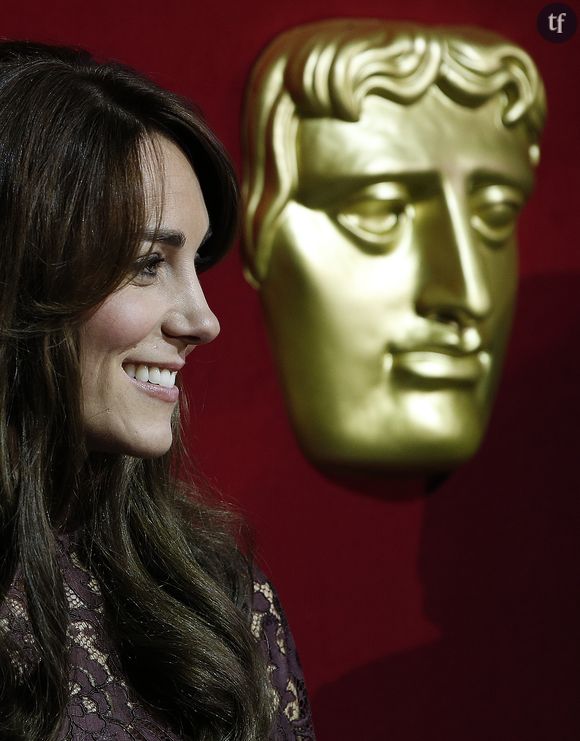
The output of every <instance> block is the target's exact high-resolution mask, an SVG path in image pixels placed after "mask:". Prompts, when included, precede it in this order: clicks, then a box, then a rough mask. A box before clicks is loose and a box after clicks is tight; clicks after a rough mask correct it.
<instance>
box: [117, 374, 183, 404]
mask: <svg viewBox="0 0 580 741" xmlns="http://www.w3.org/2000/svg"><path fill="white" fill-rule="evenodd" d="M123 375H124V376H125V378H126V379H127V381H129V383H132V384H133V385H135V386H137V388H138V389H139V390H141V391H143V392H144V393H146V394H149V396H152V397H154V398H155V399H159V400H160V401H165V402H168V403H171V404H173V403H175V402H176V401H177V400H178V399H179V388H178V387H177V386H171V388H167V387H166V386H159V385H157V384H154V383H149V381H138V380H137V379H136V378H130V377H129V376H128V375H127V374H126V373H125V372H124V371H123Z"/></svg>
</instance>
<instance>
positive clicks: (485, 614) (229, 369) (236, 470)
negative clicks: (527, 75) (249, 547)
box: [0, 0, 580, 741]
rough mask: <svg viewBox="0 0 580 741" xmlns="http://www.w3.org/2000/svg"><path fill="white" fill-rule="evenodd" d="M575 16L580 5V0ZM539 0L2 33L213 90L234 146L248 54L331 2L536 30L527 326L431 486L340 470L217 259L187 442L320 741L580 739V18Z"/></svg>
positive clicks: (126, 6)
mask: <svg viewBox="0 0 580 741" xmlns="http://www.w3.org/2000/svg"><path fill="white" fill-rule="evenodd" d="M571 4H572V7H574V6H575V9H576V13H577V14H579V15H580V7H579V5H578V3H577V1H576V0H575V2H573V3H571ZM542 6H543V3H540V2H537V1H536V0H533V1H530V0H517V1H515V0H512V2H510V3H504V2H500V1H499V0H485V1H483V0H476V1H474V0H440V1H439V2H434V1H429V0H409V2H406V3H400V4H395V3H389V2H385V1H384V0H358V1H357V2H356V3H354V4H353V3H352V2H350V1H349V0H318V3H312V2H307V1H306V0H293V1H290V0H279V2H268V1H266V0H247V1H246V2H245V3H240V2H235V3H234V2H231V1H230V0H221V2H203V3H202V2H197V3H196V2H192V1H191V0H190V1H189V2H188V1H187V0H182V1H181V2H176V1H175V0H164V2H159V1H157V2H152V1H150V0H141V1H140V2H136V1H135V0H130V1H129V0H124V1H123V0H121V1H119V0H101V2H100V3H92V4H88V3H87V4H84V3H83V4H80V3H78V2H73V0H53V2H51V3H50V4H48V3H44V2H42V3H41V2H37V1H36V0H29V2H27V3H26V2H14V1H13V0H10V2H8V0H5V2H4V3H3V8H2V12H1V14H0V34H1V35H4V36H6V37H8V38H31V39H36V40H45V41H53V42H60V43H74V44H78V45H83V46H86V47H88V48H89V49H91V50H93V51H94V52H97V53H98V54H100V55H103V56H107V57H115V58H118V59H121V60H123V61H125V62H127V63H129V64H132V65H133V66H135V67H137V68H138V69H141V70H143V71H145V72H147V73H148V74H150V75H152V76H153V77H154V78H155V79H157V80H158V81H159V82H160V83H162V84H164V85H166V86H168V87H170V88H173V89H175V90H177V91H179V92H181V93H183V94H185V95H187V96H189V97H190V98H193V99H194V100H196V101H198V102H199V104H200V105H201V107H202V109H203V110H204V111H205V113H206V115H207V117H208V118H209V121H210V123H211V124H212V125H213V127H214V128H215V129H216V130H217V131H218V133H219V135H220V136H221V138H222V139H223V141H224V142H225V144H226V146H227V147H228V148H229V150H230V151H231V152H232V153H233V156H234V159H235V160H236V162H237V163H238V164H239V162H240V152H239V143H238V142H239V133H238V131H239V114H240V107H241V102H242V95H243V89H244V84H245V81H246V78H247V75H248V72H249V70H250V67H251V64H252V62H253V60H254V59H255V57H256V56H257V54H258V53H259V51H260V50H261V49H262V48H263V46H264V45H265V44H266V43H267V42H268V41H269V40H270V39H271V38H272V37H273V36H274V35H275V34H277V33H278V32H279V31H281V30H283V29H285V28H288V27H289V26H292V25H296V24H299V23H304V22H308V21H312V20H317V19H320V18H325V17H332V16H352V15H359V16H375V17H384V18H391V19H400V20H412V21H418V22H430V23H446V24H463V25H466V24H477V25H481V26H484V27H488V28H490V29H492V30H495V31H497V32H499V33H502V34H504V35H505V36H507V37H509V38H511V39H512V40H514V41H515V42H518V43H520V44H521V45H522V46H523V47H524V48H525V49H527V50H528V51H529V52H530V53H531V54H532V56H533V57H534V58H535V60H536V61H537V63H538V65H539V67H540V70H541V72H542V75H543V77H544V80H545V83H546V87H547V93H548V102H549V118H548V124H547V129H546V134H545V138H544V140H543V146H542V155H543V160H542V164H541V166H540V169H539V173H538V175H539V178H538V180H539V181H538V185H537V188H536V191H535V194H534V196H533V199H532V201H531V203H530V205H529V207H528V209H527V210H526V212H525V213H524V216H523V218H522V224H521V229H520V239H521V289H520V296H519V303H518V310H517V316H516V321H515V329H514V334H513V339H512V342H511V345H510V352H509V356H508V360H507V367H506V370H505V373H504V378H503V383H502V385H501V389H500V392H499V397H498V400H497V404H496V408H495V414H494V416H493V419H492V421H491V425H490V428H489V433H488V435H487V438H486V441H485V444H484V446H483V448H482V450H481V451H480V453H479V454H478V455H477V456H476V458H475V459H474V460H473V461H471V462H470V463H469V464H467V465H465V466H464V467H463V468H462V469H461V470H460V471H458V472H457V473H456V474H454V475H453V476H451V477H450V478H448V479H447V480H446V481H444V482H440V484H439V486H438V487H437V489H436V491H434V492H432V493H431V494H430V495H428V496H426V495H424V494H422V493H421V489H422V486H421V485H420V483H418V482H408V483H406V484H404V485H403V484H400V483H398V484H397V483H395V482H389V481H388V480H380V481H377V482H375V483H374V484H373V485H372V486H371V485H368V484H365V483H364V482H360V481H354V480H351V481H347V480H329V479H326V478H324V477H323V476H322V475H321V474H320V473H318V472H317V471H316V470H315V469H313V468H312V467H311V466H310V465H309V464H308V463H307V462H306V461H305V460H304V459H303V457H302V456H301V454H300V452H299V451H298V450H297V448H296V444H295V441H294V439H293V436H292V433H291V431H290V430H289V427H288V422H287V419H286V415H285V412H284V408H283V404H282V400H281V396H280V390H279V387H278V384H277V381H276V377H275V371H274V367H273V364H272V360H271V357H270V354H269V349H268V346H267V341H266V337H265V332H264V325H263V321H262V317H261V313H260V308H259V304H258V301H257V296H256V295H255V293H254V292H253V291H252V290H251V289H250V288H249V287H248V286H247V285H246V284H245V283H244V281H243V279H242V276H241V270H240V260H239V257H238V255H237V254H236V253H234V254H233V255H231V256H230V257H229V258H228V259H227V260H226V261H225V262H224V263H223V264H222V265H221V266H220V267H218V268H217V269H216V270H215V271H214V272H213V273H212V274H210V275H208V276H207V278H205V279H204V280H205V286H206V289H207V294H208V296H209V299H210V302H211V303H212V305H213V307H214V309H215V311H216V313H217V314H218V315H219V317H220V319H221V323H222V334H221V336H220V338H219V339H218V340H217V341H216V342H215V343H214V344H213V346H210V347H208V348H204V349H203V350H201V351H198V352H196V353H195V354H194V356H192V363H191V365H192V367H191V368H190V369H188V375H187V384H188V387H189V390H190V397H191V399H192V407H193V414H192V424H191V432H190V441H191V447H192V449H193V450H194V451H195V454H196V456H197V458H198V460H199V461H200V464H201V466H202V469H203V470H204V471H205V473H206V474H207V476H208V477H209V478H210V479H211V480H212V481H213V482H214V483H215V484H217V485H218V486H219V487H220V488H221V489H222V490H223V491H224V492H225V493H226V495H227V497H228V498H229V499H230V500H231V501H233V502H236V503H237V504H238V506H239V507H241V508H242V510H243V511H244V512H246V513H247V515H248V517H249V518H250V520H251V521H252V523H253V524H254V526H255V528H256V532H257V549H258V553H259V556H260V558H261V561H262V563H263V564H264V566H265V568H266V569H267V570H268V572H270V573H271V574H272V575H273V578H274V581H275V583H276V584H277V586H278V589H279V591H280V593H281V595H282V599H283V602H284V604H285V607H286V611H287V613H288V615H289V617H290V621H291V624H292V626H293V629H294V633H295V635H296V639H297V642H298V645H299V648H300V652H301V656H302V660H303V664H304V668H305V671H306V676H307V680H308V684H309V687H310V692H311V696H312V699H313V704H314V712H315V721H316V725H317V730H318V735H319V739H320V741H343V740H345V741H346V739H354V738H356V739H358V738H360V739H364V741H378V740H379V739H380V740H381V741H383V740H384V741H387V740H388V741H439V740H441V741H443V740H445V741H467V740H468V741H480V740H481V741H489V740H490V739H494V740H495V741H504V740H505V741H524V740H525V741H536V740H537V741H540V740H541V741H545V740H546V739H557V740H558V741H572V739H578V738H580V701H579V700H578V698H579V697H580V642H579V639H578V636H579V633H580V598H579V594H580V589H579V584H580V579H579V576H580V575H579V570H580V559H579V556H578V553H579V544H578V541H579V539H580V538H579V536H580V533H579V530H580V527H579V525H580V467H579V466H578V456H579V452H578V447H579V440H578V435H577V426H578V420H579V419H580V390H579V387H578V366H579V364H580V311H579V308H580V251H579V249H578V217H577V214H578V206H577V204H576V200H577V198H578V196H580V187H579V185H580V182H579V181H580V175H579V170H578V165H579V164H580V158H579V156H578V155H579V147H580V136H578V122H579V119H580V96H579V95H578V79H577V75H578V71H579V68H580V64H579V63H580V52H579V44H580V32H579V33H578V34H577V36H576V37H574V38H573V39H572V40H571V41H569V42H567V43H565V44H562V45H556V44H550V43H548V42H546V41H544V40H543V39H542V38H541V37H540V36H539V35H538V33H537V31H536V15H537V13H538V11H539V9H540V8H541V7H542Z"/></svg>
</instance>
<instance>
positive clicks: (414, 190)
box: [259, 86, 533, 471]
mask: <svg viewBox="0 0 580 741" xmlns="http://www.w3.org/2000/svg"><path fill="white" fill-rule="evenodd" d="M504 107H505V100H504V99H503V98H502V97H501V96H494V97H491V98H490V99H489V100H487V101H486V102H485V103H484V104H482V105H479V106H477V107H468V106H464V105H460V104H459V103H457V102H455V101H453V100H451V99H450V98H448V97H447V96H446V95H445V94H444V93H443V92H442V91H441V90H440V89H439V88H438V87H436V86H431V87H430V88H429V89H428V90H427V91H426V92H425V93H424V94H423V95H422V96H421V97H420V98H419V99H418V100H416V101H414V102H412V103H411V104H408V105H401V104H400V103H398V102H394V101H392V100H389V99H386V98H385V97H382V96H378V95H372V94H369V95H367V96H366V97H365V98H364V100H363V101H362V105H361V110H360V115H359V117H358V120H356V121H352V120H350V121H346V120H341V119H338V118H331V117H308V118H303V119H300V120H299V121H298V122H297V126H296V128H295V136H296V139H295V141H296V152H295V154H296V161H295V168H296V170H295V188H294V192H293V193H292V195H291V197H290V198H288V200H287V202H286V203H285V205H284V206H283V207H282V208H280V210H279V213H278V214H277V217H276V220H275V224H274V226H273V227H272V228H271V244H270V246H269V257H268V264H267V270H266V271H265V274H263V275H262V276H260V280H259V289H260V293H261V298H262V302H263V306H264V310H265V314H266V319H267V323H268V328H269V333H270V337H271V340H272V344H273V348H274V352H275V356H276V360H277V363H278V366H279V370H280V374H281V378H282V382H283V386H284V390H285V395H286V399H287V402H288V408H289V411H290V416H291V419H292V422H293V425H294V428H295V430H296V433H297V436H298V439H299V441H300V444H301V446H302V448H303V450H304V451H305V453H306V454H307V455H308V456H309V457H310V458H311V459H312V460H313V461H315V462H318V463H323V464H332V465H339V466H340V465H346V466H355V467H364V468H371V469H372V468H379V469H383V470H392V471H438V470H449V469H450V468H452V467H454V466H455V465H457V464H458V463H460V462H462V461H464V460H466V459H467V458H469V457H470V456H471V455H472V454H473V453H474V452H475V451H476V450H477V448H478V446H479V444H480V442H481V440H482V436H483V434H484V431H485V428H486V423H487V421H488V418H489V414H490V411H491V406H492V401H493V396H494V391H495V388H496V385H497V381H498V376H499V373H500V370H501V365H502V360H503V357H504V353H505V347H506V342H507V338H508V334H509V329H510V324H511V318H512V312H513V306H514V299H515V293H516V284H517V255H516V226H517V219H518V215H519V213H520V211H521V209H522V207H523V205H524V203H525V201H526V199H527V197H528V195H529V193H530V190H531V187H532V183H533V173H532V164H531V162H530V140H529V132H528V131H527V130H526V128H525V127H524V125H523V124H519V125H516V126H513V127H511V128H507V127H506V126H505V125H504V123H503V122H502V110H503V108H504Z"/></svg>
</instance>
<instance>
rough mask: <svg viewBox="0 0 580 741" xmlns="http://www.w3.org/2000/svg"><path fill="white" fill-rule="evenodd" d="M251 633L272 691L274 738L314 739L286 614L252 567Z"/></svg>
mask: <svg viewBox="0 0 580 741" xmlns="http://www.w3.org/2000/svg"><path fill="white" fill-rule="evenodd" d="M253 580H254V584H253V604H252V624H251V627H252V633H253V635H254V637H255V638H256V639H257V640H259V641H260V643H261V644H262V646H263V648H264V651H265V654H266V659H267V662H268V671H269V673H270V679H271V682H272V686H273V688H274V691H275V697H274V703H275V705H276V725H275V733H274V736H273V739H275V741H314V738H315V736H314V728H313V725H312V713H311V710H310V703H309V701H308V694H307V691H306V685H305V682H304V674H303V671H302V667H301V665H300V659H299V657H298V652H297V650H296V645H295V643H294V638H293V636H292V632H291V630H290V627H289V625H288V620H287V618H286V614H285V613H284V610H283V608H282V605H281V603H280V599H279V597H278V594H277V592H276V589H275V588H274V586H273V584H272V582H271V581H270V580H269V579H268V577H267V576H266V575H265V574H264V573H263V572H262V571H261V570H260V569H259V568H257V567H254V570H253Z"/></svg>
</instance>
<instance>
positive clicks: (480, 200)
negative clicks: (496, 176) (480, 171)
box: [471, 185, 524, 247]
mask: <svg viewBox="0 0 580 741" xmlns="http://www.w3.org/2000/svg"><path fill="white" fill-rule="evenodd" d="M523 203H524V197H523V195H522V194H520V193H519V192H518V191H517V190H516V189H515V188H510V187H509V186H504V185H493V186H490V187H488V188H482V189H481V190H479V191H478V192H477V193H476V194H475V195H474V196H473V197H472V200H471V207H472V216H471V226H472V227H473V228H474V229H475V231H476V232H478V234H479V235H480V236H481V237H482V238H483V239H484V240H485V241H486V242H487V243H488V244H490V245H491V246H492V247H493V246H497V247H499V246H501V245H502V244H503V243H504V242H507V240H508V239H510V237H512V236H513V233H514V231H515V227H516V223H517V219H518V216H519V213H520V211H521V208H522V206H523Z"/></svg>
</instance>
